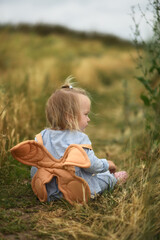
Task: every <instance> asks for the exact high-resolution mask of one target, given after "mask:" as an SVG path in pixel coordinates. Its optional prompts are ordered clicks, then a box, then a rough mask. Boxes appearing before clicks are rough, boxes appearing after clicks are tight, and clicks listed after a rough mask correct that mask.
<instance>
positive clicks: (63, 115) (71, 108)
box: [46, 77, 89, 130]
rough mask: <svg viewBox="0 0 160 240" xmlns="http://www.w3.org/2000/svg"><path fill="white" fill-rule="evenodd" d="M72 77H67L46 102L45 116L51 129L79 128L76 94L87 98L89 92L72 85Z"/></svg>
mask: <svg viewBox="0 0 160 240" xmlns="http://www.w3.org/2000/svg"><path fill="white" fill-rule="evenodd" d="M72 79H73V78H72V77H68V78H67V79H66V81H65V83H64V85H63V86H62V87H61V88H60V89H57V90H56V91H55V92H54V93H53V94H52V95H51V96H50V98H49V99H48V101H47V104H46V117H47V120H48V122H49V123H50V125H51V127H52V129H55V130H67V129H68V130H79V125H78V120H79V116H80V103H79V98H78V94H83V95H85V96H87V97H88V98H89V94H88V93H87V92H86V91H85V90H84V89H81V88H75V87H73V86H72V85H73V83H71V80H72Z"/></svg>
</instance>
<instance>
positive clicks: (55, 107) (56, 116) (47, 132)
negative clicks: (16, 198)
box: [31, 81, 127, 201]
mask: <svg viewBox="0 0 160 240" xmlns="http://www.w3.org/2000/svg"><path fill="white" fill-rule="evenodd" d="M90 106H91V101H90V98H89V96H88V94H87V93H86V91H85V90H83V89H80V88H74V87H72V85H70V84H69V81H67V82H66V83H65V85H63V86H62V87H61V88H60V89H58V90H56V91H55V92H54V93H53V94H52V95H51V96H50V98H49V99H48V102H47V105H46V117H47V120H48V121H49V123H50V125H51V128H47V129H44V130H43V131H42V132H41V135H42V139H43V144H44V146H45V147H46V149H47V150H48V151H49V153H50V154H51V155H52V156H54V158H56V159H60V158H62V156H63V155H64V152H65V150H66V149H67V147H68V146H69V145H70V144H91V141H90V139H89V138H88V136H87V135H86V134H85V133H84V131H85V128H86V127H87V126H88V123H89V121H90V119H89V116H88V115H89V112H90ZM35 140H36V141H37V139H35ZM84 150H85V152H86V153H87V155H88V158H89V160H90V163H91V165H90V167H89V168H79V167H75V174H76V176H79V177H81V178H83V179H84V180H85V181H86V182H87V183H88V185H89V188H90V192H91V196H92V197H94V196H95V195H96V194H100V193H102V192H103V191H104V190H109V189H113V187H114V185H115V184H116V183H117V182H125V181H126V179H127V173H126V172H124V171H123V172H116V166H115V164H114V163H113V162H112V161H108V160H106V159H99V158H97V157H96V156H95V154H94V151H93V150H91V149H87V148H84ZM36 171H37V168H36V167H32V168H31V177H32V178H33V176H34V174H35V173H36ZM46 190H47V195H48V197H47V199H48V201H52V200H55V199H57V198H62V197H63V194H62V192H61V191H60V190H59V189H58V184H57V181H56V177H53V178H52V180H51V181H50V182H49V183H47V184H46Z"/></svg>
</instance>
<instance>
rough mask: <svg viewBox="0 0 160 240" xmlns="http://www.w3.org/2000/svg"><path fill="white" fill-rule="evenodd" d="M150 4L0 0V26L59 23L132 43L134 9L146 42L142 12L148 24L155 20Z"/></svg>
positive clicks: (109, 0)
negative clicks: (133, 8) (148, 7)
mask: <svg viewBox="0 0 160 240" xmlns="http://www.w3.org/2000/svg"><path fill="white" fill-rule="evenodd" d="M148 3H149V0H26V1H24V0H0V24H4V23H12V24H18V23H31V24H36V23H47V24H48V23H49V24H55V25H57V24H58V25H62V26H66V27H68V28H70V29H73V30H79V31H89V32H93V31H95V32H99V33H105V34H113V35H116V36H118V37H120V38H124V39H129V40H132V39H133V30H131V29H132V28H133V29H134V26H135V25H134V23H133V20H132V17H133V14H132V10H131V9H132V7H133V6H134V7H135V19H136V22H137V23H138V24H140V32H141V35H142V38H143V39H144V40H146V39H148V38H150V37H151V34H152V32H151V29H150V27H149V25H148V24H147V23H146V20H144V18H142V12H143V13H145V15H146V18H147V19H148V20H149V21H150V20H152V19H153V13H152V11H150V10H149V9H147V6H148ZM138 5H139V6H140V8H139V7H138ZM140 9H141V10H140Z"/></svg>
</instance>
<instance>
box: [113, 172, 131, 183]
mask: <svg viewBox="0 0 160 240" xmlns="http://www.w3.org/2000/svg"><path fill="white" fill-rule="evenodd" d="M114 176H115V178H116V179H117V184H122V183H125V182H126V181H127V178H128V173H127V172H125V171H121V172H115V173H114Z"/></svg>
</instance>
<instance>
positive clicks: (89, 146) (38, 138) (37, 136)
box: [36, 133, 92, 150]
mask: <svg viewBox="0 0 160 240" xmlns="http://www.w3.org/2000/svg"><path fill="white" fill-rule="evenodd" d="M36 138H37V141H38V143H40V144H42V145H43V139H42V135H41V133H38V134H37V135H36ZM77 145H80V146H81V147H82V148H88V149H90V150H92V146H91V145H90V144H77Z"/></svg>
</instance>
